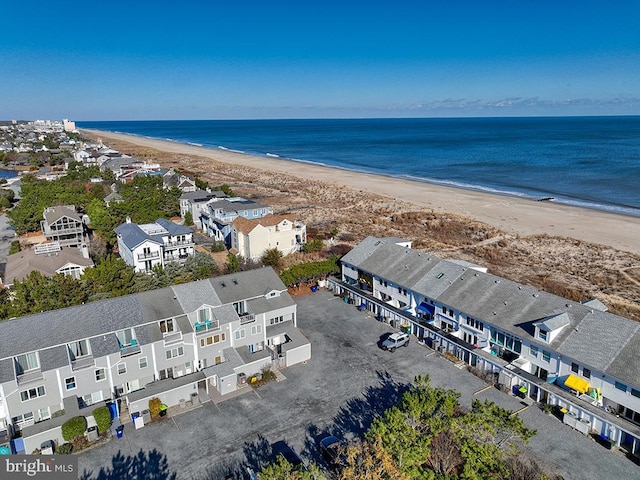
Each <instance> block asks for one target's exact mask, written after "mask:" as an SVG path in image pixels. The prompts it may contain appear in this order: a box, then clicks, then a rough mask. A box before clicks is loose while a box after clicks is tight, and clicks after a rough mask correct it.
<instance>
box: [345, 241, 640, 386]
mask: <svg viewBox="0 0 640 480" xmlns="http://www.w3.org/2000/svg"><path fill="white" fill-rule="evenodd" d="M342 261H343V262H346V263H348V264H350V265H353V266H356V267H358V268H360V269H362V270H363V271H365V272H368V273H372V272H375V273H376V275H379V276H380V277H382V278H386V279H388V280H391V281H393V282H394V283H397V284H398V285H400V286H401V287H404V288H406V289H407V290H413V291H415V292H417V293H419V294H422V295H424V296H425V297H427V298H430V299H433V300H435V301H437V302H439V303H441V304H443V305H447V306H449V307H451V308H453V309H455V310H458V311H461V312H464V313H465V314H467V315H469V316H471V317H473V318H476V319H478V320H481V321H484V322H486V323H489V324H491V325H495V326H496V327H498V328H500V329H502V330H504V331H506V332H511V333H514V334H515V335H517V336H519V337H520V338H527V339H528V341H530V342H531V343H535V344H538V345H541V346H542V347H543V348H544V347H545V346H547V344H545V343H542V342H540V341H539V340H537V339H535V338H534V337H533V335H534V327H533V325H534V323H537V322H545V324H547V323H548V326H549V327H552V326H553V327H558V328H560V327H561V329H560V332H559V333H558V334H557V336H556V337H555V338H554V340H553V342H552V343H551V345H550V347H551V348H553V349H555V350H556V351H557V352H558V353H560V354H562V355H563V356H566V357H569V358H571V359H573V360H575V361H576V362H578V363H582V364H585V365H588V366H590V367H592V368H593V369H597V370H601V371H603V372H604V373H607V374H610V375H613V376H615V377H616V378H618V379H620V380H622V381H625V382H629V383H631V384H633V385H640V381H639V379H638V374H637V372H638V368H640V324H639V323H636V322H633V321H631V320H629V319H626V318H623V317H619V316H616V315H613V314H610V313H606V312H603V311H600V310H597V309H594V308H595V307H596V306H597V303H591V302H586V303H585V304H584V305H583V304H580V303H576V302H573V301H570V300H567V299H565V298H562V297H558V296H556V295H552V294H549V293H546V292H542V291H538V290H536V289H535V288H533V287H530V286H527V285H522V284H519V283H517V282H513V281H510V280H507V279H504V278H500V277H497V276H495V275H492V274H489V273H482V272H478V271H476V270H472V269H468V268H465V267H464V266H461V265H457V264H455V263H453V262H451V261H447V260H440V261H438V260H437V259H436V258H435V257H432V256H430V255H429V254H426V253H422V254H421V255H418V252H415V251H409V249H407V248H405V247H401V246H399V245H394V244H392V243H388V242H385V241H384V240H381V239H377V238H374V237H368V238H366V239H365V240H364V241H363V242H362V243H361V244H360V245H358V246H357V247H355V248H354V249H353V250H351V252H349V253H348V254H346V255H345V256H344V257H343V259H342ZM440 274H442V275H440ZM438 277H440V278H438ZM550 330H551V328H550Z"/></svg>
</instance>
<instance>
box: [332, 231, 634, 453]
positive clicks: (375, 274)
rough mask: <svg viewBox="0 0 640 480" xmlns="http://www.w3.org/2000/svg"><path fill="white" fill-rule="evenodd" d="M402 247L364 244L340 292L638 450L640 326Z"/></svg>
mask: <svg viewBox="0 0 640 480" xmlns="http://www.w3.org/2000/svg"><path fill="white" fill-rule="evenodd" d="M398 243H399V242H398V241H397V239H380V238H374V237H368V238H366V239H365V240H364V241H363V242H362V243H360V244H359V245H358V246H357V247H355V248H354V249H353V250H351V251H350V252H349V253H347V254H346V255H345V256H344V257H343V258H342V260H341V263H342V278H341V281H335V282H334V285H333V288H335V289H336V290H337V291H338V292H339V293H342V294H344V296H345V299H346V300H349V301H351V302H352V303H355V304H356V305H357V306H358V307H360V308H361V309H363V310H364V309H367V310H369V311H370V312H372V313H373V314H374V315H375V316H376V317H377V318H378V319H380V320H387V321H390V322H391V323H392V324H394V325H395V326H397V327H398V328H400V326H402V328H404V329H406V331H408V332H409V333H412V334H414V335H415V336H416V337H418V339H419V340H420V341H421V342H424V344H426V345H428V346H430V347H432V348H434V349H436V350H439V351H441V352H443V353H449V354H450V356H451V358H458V359H459V361H460V362H464V363H466V364H467V365H469V366H472V367H474V368H476V369H478V370H480V371H484V372H492V373H493V374H494V376H495V380H496V382H497V383H499V384H501V385H503V386H505V387H506V388H508V389H509V391H510V392H513V393H514V394H517V395H520V396H522V397H523V398H524V399H525V400H528V401H537V402H542V403H547V404H550V405H555V406H557V407H558V408H561V409H562V411H563V412H565V413H564V419H565V423H568V424H569V425H571V426H573V427H574V428H576V429H578V430H580V431H582V432H583V433H592V434H595V435H599V436H600V438H604V439H606V440H607V441H610V442H613V443H614V444H616V445H618V446H620V447H621V448H623V449H625V450H627V451H628V452H629V453H631V454H635V453H636V452H638V451H639V450H640V375H639V374H638V372H639V371H640V368H639V367H640V323H638V322H634V321H632V320H629V319H627V318H623V317H620V316H617V315H614V314H611V313H608V312H607V311H606V307H605V306H604V305H603V304H602V303H601V302H599V301H597V300H590V301H585V302H583V303H580V302H576V301H573V300H568V299H566V298H562V297H558V296H556V295H552V294H550V293H547V292H544V291H540V290H538V289H536V288H534V287H530V286H528V285H523V284H520V283H517V282H513V281H511V280H507V279H505V278H501V277H498V276H495V275H492V274H489V273H486V272H485V271H483V269H481V268H475V267H474V266H473V265H471V264H465V263H462V264H460V263H458V262H454V261H449V260H443V259H440V258H437V257H435V256H434V255H432V254H430V253H425V252H419V251H416V250H413V249H411V248H410V244H408V243H404V244H403V245H400V244H398Z"/></svg>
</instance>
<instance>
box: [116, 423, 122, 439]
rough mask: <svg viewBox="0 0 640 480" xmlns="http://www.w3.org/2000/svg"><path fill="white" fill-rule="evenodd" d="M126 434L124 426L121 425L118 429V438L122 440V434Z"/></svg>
mask: <svg viewBox="0 0 640 480" xmlns="http://www.w3.org/2000/svg"><path fill="white" fill-rule="evenodd" d="M123 433H124V425H120V426H119V427H117V428H116V437H118V438H122V434H123Z"/></svg>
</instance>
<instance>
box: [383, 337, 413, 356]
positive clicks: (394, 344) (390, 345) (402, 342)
mask: <svg viewBox="0 0 640 480" xmlns="http://www.w3.org/2000/svg"><path fill="white" fill-rule="evenodd" d="M407 345H409V334H407V333H404V332H397V333H392V334H391V335H389V337H387V339H386V340H385V341H384V342H382V348H383V349H384V350H389V351H390V352H393V351H394V350H395V349H396V348H398V347H402V346H405V347H406V346H407Z"/></svg>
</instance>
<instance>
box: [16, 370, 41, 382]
mask: <svg viewBox="0 0 640 480" xmlns="http://www.w3.org/2000/svg"><path fill="white" fill-rule="evenodd" d="M43 378H44V375H43V374H42V370H39V369H38V370H30V371H28V372H25V373H23V374H21V375H18V376H17V378H16V381H17V382H18V385H26V384H27V383H31V382H37V381H38V380H42V379H43Z"/></svg>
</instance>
